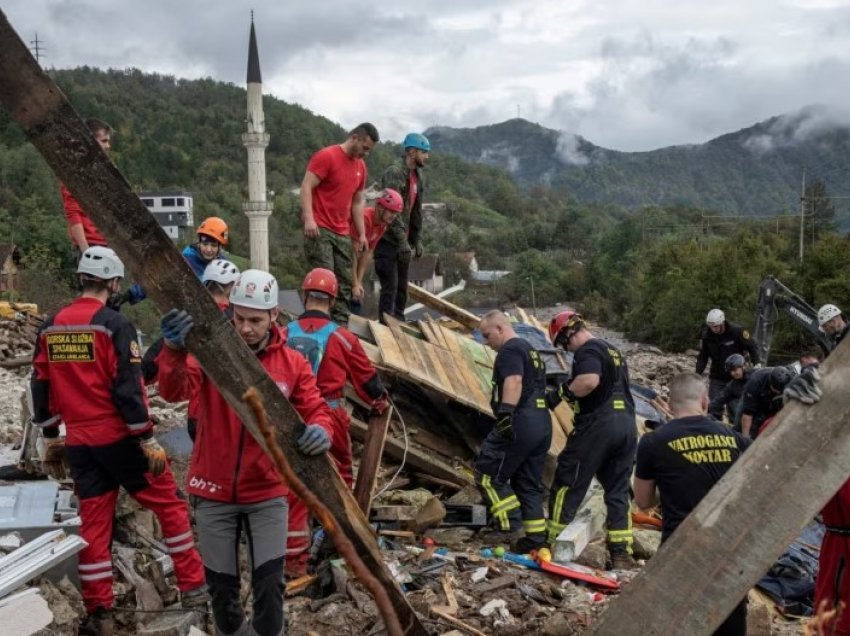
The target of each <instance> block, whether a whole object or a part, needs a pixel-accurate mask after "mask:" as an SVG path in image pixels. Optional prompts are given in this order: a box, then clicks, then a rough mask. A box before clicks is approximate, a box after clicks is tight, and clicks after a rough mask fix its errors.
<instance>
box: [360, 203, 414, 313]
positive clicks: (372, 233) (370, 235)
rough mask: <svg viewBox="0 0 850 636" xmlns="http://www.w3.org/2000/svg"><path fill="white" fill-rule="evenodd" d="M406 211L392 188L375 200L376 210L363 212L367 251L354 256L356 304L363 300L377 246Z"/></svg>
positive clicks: (371, 209) (370, 209) (369, 209)
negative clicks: (398, 217) (364, 288)
mask: <svg viewBox="0 0 850 636" xmlns="http://www.w3.org/2000/svg"><path fill="white" fill-rule="evenodd" d="M403 209H404V201H403V200H402V198H401V195H400V194H399V193H398V192H396V191H395V190H393V189H392V188H386V189H385V190H383V191H381V194H380V195H379V196H378V198H377V199H376V200H375V207H374V208H366V210H365V211H364V212H363V226H364V229H365V230H366V250H365V251H363V252H358V253H356V254H355V255H354V269H353V274H354V285H353V286H352V288H351V298H352V300H353V301H355V302H360V301H361V300H363V294H364V291H363V275H364V274H365V273H366V270H367V269H369V263H371V262H372V256H373V255H374V254H375V246H376V245H377V244H378V241H380V240H381V237H382V236H383V235H384V232H386V231H387V228H388V227H389V226H390V223H392V222H393V220H394V219H395V218H396V217H397V216H398V215H399V214H400V213H401V211H402V210H403ZM351 240H352V241H356V240H357V236H356V234H355V230H354V228H351Z"/></svg>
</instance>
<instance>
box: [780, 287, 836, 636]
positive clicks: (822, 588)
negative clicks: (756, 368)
mask: <svg viewBox="0 0 850 636" xmlns="http://www.w3.org/2000/svg"><path fill="white" fill-rule="evenodd" d="M818 325H819V328H820V330H821V331H822V332H823V333H825V334H827V335H828V336H831V337H832V338H833V339H834V341H835V343H836V345H838V343H840V342H841V341H842V340H843V339H844V338H845V336H846V335H847V334H848V333H850V323H848V322H847V321H846V320H845V319H844V316H843V314H842V313H841V310H840V309H839V308H838V307H836V306H835V305H831V304H828V305H823V306H822V307H821V308H820V309H819V310H818ZM819 381H820V375H819V373H818V370H817V367H816V365H810V366H808V367H804V368H803V369H802V370H801V372H800V375H798V376H797V377H795V378H794V379H793V380H791V382H789V383H788V386H786V387H785V390H784V391H783V393H782V395H783V398H784V399H785V400H786V402H787V401H788V400H789V399H794V400H798V401H800V402H803V403H804V404H813V403H815V402H817V401H818V400H820V398H821V393H822V391H821V388H820V386H818V383H819ZM821 516H822V517H823V523H824V525H825V526H826V534H825V535H824V537H823V543H822V544H821V547H820V557H819V559H818V575H817V579H816V580H815V610H818V609H819V608H820V606H821V604H825V606H826V609H827V610H831V609H835V608H836V607H838V604H839V602H843V603H844V606H845V607H844V611H843V612H841V614H840V615H839V617H838V619H837V620H835V619H833V620H832V621H829V622H827V623H826V624H823V625H821V626H820V627H821V629H822V630H823V632H822V633H824V634H832V635H834V636H850V609H848V608H850V574H848V572H847V570H848V566H850V480H848V481H846V482H844V484H843V485H842V486H841V488H839V489H838V492H837V493H835V495H833V497H832V499H830V500H829V501H828V502H827V504H826V505H825V506H824V507H823V510H822V511H821Z"/></svg>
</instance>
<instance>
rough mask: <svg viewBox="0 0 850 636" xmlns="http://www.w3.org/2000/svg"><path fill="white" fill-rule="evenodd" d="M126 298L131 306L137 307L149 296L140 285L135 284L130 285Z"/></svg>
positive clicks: (125, 293)
mask: <svg viewBox="0 0 850 636" xmlns="http://www.w3.org/2000/svg"><path fill="white" fill-rule="evenodd" d="M124 297H125V298H126V299H127V302H129V303H130V304H131V305H135V304H136V303H140V302H142V301H143V300H144V299H145V298H147V297H148V295H147V294H146V293H145V290H144V288H143V287H142V286H141V285H139V283H133V284H132V285H130V287H129V289H127V291H125V292H124Z"/></svg>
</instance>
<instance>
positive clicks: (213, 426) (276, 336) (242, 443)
mask: <svg viewBox="0 0 850 636" xmlns="http://www.w3.org/2000/svg"><path fill="white" fill-rule="evenodd" d="M271 329H272V330H271V336H270V339H269V344H268V346H267V347H266V348H265V349H264V350H263V351H261V352H260V353H259V355H258V356H257V358H258V360H259V361H260V364H262V365H263V367H264V368H265V369H266V371H267V372H268V374H269V375H270V376H271V378H272V379H273V380H274V381H275V383H276V384H277V385H278V387H279V388H280V390H281V392H282V393H283V394H284V395H285V396H286V397H287V399H288V400H289V401H290V402H291V403H292V406H294V407H295V410H296V411H298V413H299V414H300V415H301V417H302V418H303V419H304V421H305V422H307V423H310V424H319V425H320V426H322V427H323V428H324V429H325V430H326V431H328V434H329V435H332V434H333V423H332V420H331V413H330V409H329V408H328V406H327V404H325V401H324V400H323V399H322V396H321V395H320V394H319V390H318V388H316V381H315V379H314V378H313V374H312V372H311V370H310V366H309V365H308V364H307V361H306V360H305V359H304V358H303V357H302V356H301V355H300V354H298V353H297V352H296V351H292V350H290V349H288V348H287V347H286V346H285V345H284V340H283V337H282V334H281V331H280V327H278V326H277V325H272V328H271ZM157 362H158V363H159V392H160V395H161V396H162V397H163V399H165V400H167V401H169V402H178V401H182V400H192V401H193V402H194V404H195V405H196V408H197V412H196V416H197V417H198V420H199V422H200V425H199V426H198V429H197V437H196V438H195V446H194V448H193V450H192V462H191V464H190V466H189V472H188V474H187V476H186V486H187V488H186V489H187V491H188V492H189V493H190V494H193V495H197V496H199V497H203V498H205V499H212V500H214V501H223V502H228V503H239V504H247V503H256V502H258V501H264V500H266V499H272V498H274V497H284V496H286V495H287V494H288V492H289V488H288V486H287V485H286V484H284V483H283V481H281V478H280V475H279V474H278V472H277V468H275V465H274V463H273V462H272V460H271V459H270V458H269V457H268V455H266V453H265V452H264V451H263V449H262V448H261V447H260V445H259V444H257V442H256V441H254V438H253V437H252V436H251V434H250V433H248V431H247V430H246V429H245V427H244V426H243V425H242V422H241V420H239V418H238V417H237V415H236V413H235V412H234V411H233V409H231V408H230V405H229V404H228V403H227V402H226V401H225V399H224V398H223V397H222V395H221V393H219V392H218V389H217V388H216V387H215V385H214V384H213V383H212V381H211V380H210V379H209V378H208V377H207V376H206V374H205V373H204V372H203V370H202V369H201V367H200V365H199V364H198V361H197V360H196V359H195V358H194V357H193V356H189V355H187V354H186V352H185V351H175V350H173V349H171V348H170V347H163V349H162V353H161V354H160V355H159V357H158V358H157Z"/></svg>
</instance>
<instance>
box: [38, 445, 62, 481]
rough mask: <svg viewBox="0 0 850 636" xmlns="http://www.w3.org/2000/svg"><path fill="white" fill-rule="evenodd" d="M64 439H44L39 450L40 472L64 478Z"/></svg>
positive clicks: (56, 477)
mask: <svg viewBox="0 0 850 636" xmlns="http://www.w3.org/2000/svg"><path fill="white" fill-rule="evenodd" d="M64 459H65V441H64V440H61V439H59V438H58V437H57V438H55V439H45V440H44V447H43V448H42V450H41V472H43V473H44V474H45V475H47V476H48V477H53V479H59V480H61V479H65V462H64Z"/></svg>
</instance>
